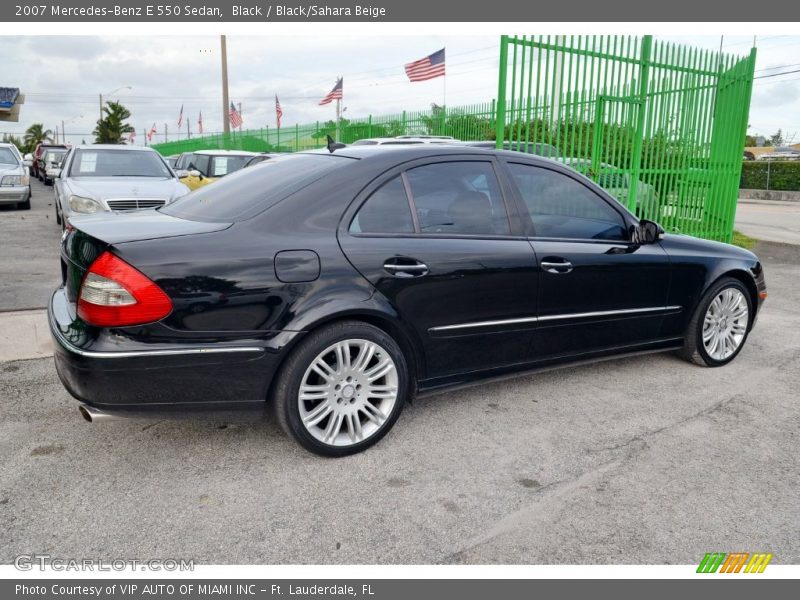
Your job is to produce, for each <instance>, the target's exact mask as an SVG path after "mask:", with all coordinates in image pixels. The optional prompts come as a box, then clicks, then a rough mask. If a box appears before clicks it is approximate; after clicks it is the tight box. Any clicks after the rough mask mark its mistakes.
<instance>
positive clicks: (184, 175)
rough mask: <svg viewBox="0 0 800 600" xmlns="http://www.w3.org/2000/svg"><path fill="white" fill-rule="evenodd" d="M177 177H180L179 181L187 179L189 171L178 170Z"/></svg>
mask: <svg viewBox="0 0 800 600" xmlns="http://www.w3.org/2000/svg"><path fill="white" fill-rule="evenodd" d="M175 175H177V176H178V179H186V178H187V177H188V176H189V171H187V170H186V169H178V170H177V171H175Z"/></svg>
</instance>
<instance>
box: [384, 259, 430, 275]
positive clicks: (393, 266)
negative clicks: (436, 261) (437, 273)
mask: <svg viewBox="0 0 800 600" xmlns="http://www.w3.org/2000/svg"><path fill="white" fill-rule="evenodd" d="M383 268H384V269H385V270H386V271H387V272H389V273H391V274H392V275H394V276H396V277H422V276H423V275H427V274H428V265H426V264H425V263H421V262H415V263H412V264H409V265H403V264H397V263H390V262H386V263H383Z"/></svg>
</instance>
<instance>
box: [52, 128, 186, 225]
mask: <svg viewBox="0 0 800 600" xmlns="http://www.w3.org/2000/svg"><path fill="white" fill-rule="evenodd" d="M188 193H189V188H187V187H186V186H185V185H184V184H183V183H181V182H180V181H179V180H178V177H177V176H176V175H175V172H174V171H173V170H172V169H170V168H169V166H167V163H166V162H165V161H164V159H163V157H162V156H161V155H160V154H159V153H158V152H156V151H155V150H153V149H152V148H147V147H143V146H122V145H119V146H118V145H113V144H96V145H85V146H76V147H74V148H72V149H71V150H70V151H69V153H68V154H67V156H66V157H65V158H64V161H63V164H62V168H61V171H60V173H58V178H57V179H55V200H56V202H55V205H56V222H57V223H59V224H60V225H62V227H63V226H65V224H66V219H68V218H69V217H71V216H72V215H75V214H91V213H97V212H103V211H106V212H127V211H133V210H139V209H147V208H158V207H160V206H164V205H165V204H169V203H171V202H173V201H175V200H177V199H178V198H180V197H182V196H185V195H186V194H188Z"/></svg>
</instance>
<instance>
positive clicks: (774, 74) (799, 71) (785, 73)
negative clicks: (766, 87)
mask: <svg viewBox="0 0 800 600" xmlns="http://www.w3.org/2000/svg"><path fill="white" fill-rule="evenodd" d="M791 73H800V69H795V70H794V71H783V72H782V73H770V74H769V75H759V76H758V77H753V79H767V78H769V77H780V76H781V75H789V74H791Z"/></svg>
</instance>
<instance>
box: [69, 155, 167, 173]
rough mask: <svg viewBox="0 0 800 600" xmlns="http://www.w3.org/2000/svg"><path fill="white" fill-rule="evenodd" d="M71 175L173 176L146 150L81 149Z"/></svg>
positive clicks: (73, 161)
mask: <svg viewBox="0 0 800 600" xmlns="http://www.w3.org/2000/svg"><path fill="white" fill-rule="evenodd" d="M69 174H70V177H172V174H171V173H170V171H169V169H168V168H167V165H165V164H164V161H162V160H161V157H160V156H159V155H158V154H156V153H155V152H150V151H147V150H107V149H97V150H95V149H91V148H86V149H83V148H82V149H79V150H76V151H75V158H73V159H72V166H71V167H70V170H69Z"/></svg>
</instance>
